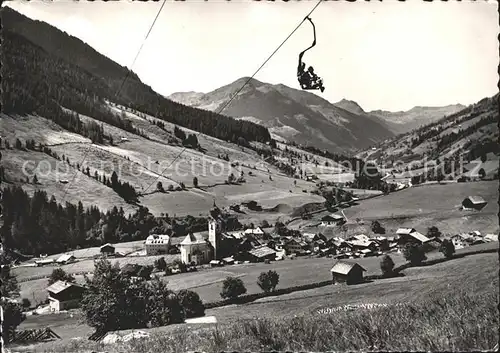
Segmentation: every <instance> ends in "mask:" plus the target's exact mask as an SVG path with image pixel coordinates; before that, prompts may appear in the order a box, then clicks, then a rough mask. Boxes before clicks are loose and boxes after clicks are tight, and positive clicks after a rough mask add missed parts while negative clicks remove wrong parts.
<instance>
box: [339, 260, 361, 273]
mask: <svg viewBox="0 0 500 353" xmlns="http://www.w3.org/2000/svg"><path fill="white" fill-rule="evenodd" d="M356 266H358V267H360V268H361V270H362V271H366V270H365V269H364V268H363V267H362V266H360V265H359V264H357V263H351V262H344V261H337V262H336V263H335V265H333V267H332V269H331V270H330V272H334V273H340V274H342V275H347V274H349V272H351V271H352V269H353V268H354V267H356Z"/></svg>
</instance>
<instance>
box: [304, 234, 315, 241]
mask: <svg viewBox="0 0 500 353" xmlns="http://www.w3.org/2000/svg"><path fill="white" fill-rule="evenodd" d="M316 235H317V234H315V233H302V236H303V237H304V238H305V239H308V240H313V239H314V238H315V237H316Z"/></svg>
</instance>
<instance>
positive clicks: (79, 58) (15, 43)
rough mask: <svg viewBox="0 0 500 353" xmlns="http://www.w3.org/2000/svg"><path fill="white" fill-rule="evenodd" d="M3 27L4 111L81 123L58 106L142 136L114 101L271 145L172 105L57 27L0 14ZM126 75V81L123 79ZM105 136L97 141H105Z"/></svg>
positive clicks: (243, 125) (255, 130)
mask: <svg viewBox="0 0 500 353" xmlns="http://www.w3.org/2000/svg"><path fill="white" fill-rule="evenodd" d="M1 18H2V25H3V31H2V35H3V42H2V57H1V58H2V78H3V79H2V90H3V92H4V97H3V101H4V108H3V109H4V112H5V113H20V114H25V113H33V112H36V113H39V114H40V115H44V116H49V117H51V118H52V119H53V120H54V121H56V122H57V123H58V124H61V125H63V126H64V127H65V128H67V129H68V130H70V131H75V132H79V133H80V132H81V131H80V130H81V129H83V124H82V123H81V122H79V121H78V120H76V119H72V120H70V119H69V117H68V116H67V115H65V114H64V113H63V112H62V111H61V109H60V106H63V107H65V108H69V109H71V110H74V111H76V112H78V113H80V114H85V115H89V116H92V117H94V118H96V119H98V120H101V121H104V122H107V123H110V124H112V125H114V126H117V127H119V128H122V129H124V130H126V131H130V132H133V133H139V131H136V129H135V128H134V126H133V124H131V123H130V122H127V121H124V120H123V119H120V118H119V117H118V116H116V115H114V114H113V113H112V112H111V111H109V109H107V108H106V107H105V105H104V100H105V99H107V100H110V101H113V102H115V103H119V104H121V105H123V106H126V107H130V108H134V109H136V110H139V111H142V112H145V113H147V114H150V115H152V116H156V117H157V118H159V119H162V120H165V121H168V122H171V123H175V124H178V125H180V126H184V127H186V128H189V129H192V130H195V131H199V132H202V133H204V134H207V135H210V136H214V137H217V138H220V139H222V140H226V141H231V142H237V141H238V137H243V138H245V139H246V140H247V141H259V142H269V141H270V140H271V136H270V134H269V131H268V130H267V129H266V128H265V127H263V126H260V125H257V124H254V123H252V122H248V121H238V120H235V119H232V118H230V117H227V116H224V115H220V114H216V113H214V112H209V111H204V110H200V109H194V108H190V107H187V106H184V105H182V104H179V103H175V102H172V101H170V100H168V99H166V98H164V97H162V96H161V95H159V94H157V93H156V92H154V91H153V90H152V89H151V88H150V87H149V86H146V85H145V84H143V83H142V82H141V81H140V80H139V79H138V78H137V76H136V75H135V74H133V73H129V72H128V70H127V69H125V68H123V67H121V66H119V65H118V64H116V63H114V62H112V61H111V60H109V59H107V58H105V57H104V56H103V55H101V54H99V53H97V52H96V51H95V50H93V49H92V48H91V47H89V46H88V45H86V44H85V43H83V42H82V41H80V40H78V39H76V38H74V37H71V36H69V35H67V34H65V33H63V32H61V31H59V30H58V29H56V28H54V27H52V26H50V25H48V24H45V23H42V22H38V21H32V20H30V19H29V18H27V17H25V16H23V15H20V14H19V13H17V12H15V11H14V10H12V9H9V8H8V7H3V8H2V10H1ZM125 77H126V80H124V79H125ZM103 139H104V137H103V136H101V137H99V140H100V141H102V140H103Z"/></svg>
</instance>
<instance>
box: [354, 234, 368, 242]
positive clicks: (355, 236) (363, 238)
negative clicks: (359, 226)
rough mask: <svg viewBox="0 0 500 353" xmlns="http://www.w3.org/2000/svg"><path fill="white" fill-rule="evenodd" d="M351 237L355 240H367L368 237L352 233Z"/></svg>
mask: <svg viewBox="0 0 500 353" xmlns="http://www.w3.org/2000/svg"><path fill="white" fill-rule="evenodd" d="M352 238H354V239H356V240H361V241H368V240H369V239H370V238H368V236H366V235H365V234H358V235H354V236H352Z"/></svg>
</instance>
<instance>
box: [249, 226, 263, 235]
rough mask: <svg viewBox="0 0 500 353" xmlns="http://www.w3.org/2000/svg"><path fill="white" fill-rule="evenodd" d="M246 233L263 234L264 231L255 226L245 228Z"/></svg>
mask: <svg viewBox="0 0 500 353" xmlns="http://www.w3.org/2000/svg"><path fill="white" fill-rule="evenodd" d="M245 233H246V234H264V231H263V230H262V228H261V227H257V228H248V229H246V230H245Z"/></svg>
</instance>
